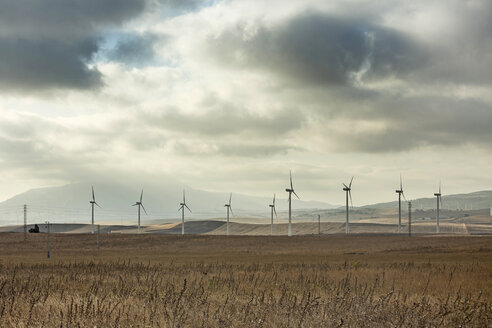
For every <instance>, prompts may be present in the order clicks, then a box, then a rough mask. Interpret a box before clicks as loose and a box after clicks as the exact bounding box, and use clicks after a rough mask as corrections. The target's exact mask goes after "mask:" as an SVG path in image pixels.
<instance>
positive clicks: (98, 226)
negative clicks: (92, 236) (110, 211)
mask: <svg viewBox="0 0 492 328" xmlns="http://www.w3.org/2000/svg"><path fill="white" fill-rule="evenodd" d="M100 232H101V225H99V224H98V225H97V249H99V234H100Z"/></svg>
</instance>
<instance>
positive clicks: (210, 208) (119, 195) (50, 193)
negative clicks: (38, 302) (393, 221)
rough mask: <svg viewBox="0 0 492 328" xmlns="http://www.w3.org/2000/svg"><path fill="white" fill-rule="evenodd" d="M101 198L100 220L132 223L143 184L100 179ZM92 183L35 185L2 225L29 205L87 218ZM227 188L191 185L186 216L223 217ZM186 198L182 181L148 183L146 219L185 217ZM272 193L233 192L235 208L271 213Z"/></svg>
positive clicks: (39, 214) (9, 206)
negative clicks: (181, 208)
mask: <svg viewBox="0 0 492 328" xmlns="http://www.w3.org/2000/svg"><path fill="white" fill-rule="evenodd" d="M94 189H95V195H96V201H97V203H98V204H99V205H101V208H97V207H96V209H95V211H96V217H97V221H98V222H120V223H123V222H124V223H130V222H133V221H135V220H136V216H137V209H136V207H132V206H131V205H132V204H135V202H136V201H137V200H138V199H139V197H140V191H141V189H140V186H129V185H126V184H123V183H114V182H112V183H101V184H97V185H94ZM91 197H92V195H91V185H90V184H89V183H77V184H68V185H64V186H58V187H48V188H39V189H31V190H29V191H26V192H24V193H21V194H19V195H16V196H14V197H12V198H10V199H7V200H5V201H4V202H2V203H0V225H4V224H11V223H14V222H16V221H17V222H18V221H19V220H21V221H22V215H23V213H22V206H23V204H27V205H28V216H29V219H31V220H37V221H40V222H42V221H46V220H50V221H52V222H84V221H87V220H90V204H89V201H90V200H91ZM228 199H229V194H228V193H218V192H209V191H204V190H198V189H192V188H186V201H187V203H188V206H189V207H190V208H191V209H192V211H193V213H186V216H187V218H190V219H194V218H195V219H199V218H214V217H215V218H222V217H224V216H225V210H224V204H225V203H226V202H227V201H228ZM181 201H182V184H179V183H176V182H170V183H168V184H166V185H157V184H154V185H151V186H144V194H143V204H144V206H145V209H146V210H147V212H148V215H144V214H143V213H142V221H143V222H146V223H153V222H157V221H159V222H162V220H163V219H170V220H171V219H172V221H175V219H176V218H177V217H180V213H178V207H179V203H180V202H181ZM271 201H272V199H271V198H270V197H268V198H265V197H254V196H248V195H243V194H236V193H233V195H232V209H233V211H234V214H235V215H237V216H241V217H252V218H254V217H265V215H268V213H269V207H268V205H269V204H270V203H271ZM292 205H293V208H294V209H315V208H316V209H330V208H334V207H335V206H333V205H330V204H328V203H323V202H315V201H303V200H295V201H293V202H292ZM285 210H287V201H286V199H277V211H278V212H281V211H285Z"/></svg>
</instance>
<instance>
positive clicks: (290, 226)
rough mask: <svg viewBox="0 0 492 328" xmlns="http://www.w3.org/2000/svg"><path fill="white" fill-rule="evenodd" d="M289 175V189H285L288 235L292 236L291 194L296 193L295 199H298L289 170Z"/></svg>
mask: <svg viewBox="0 0 492 328" xmlns="http://www.w3.org/2000/svg"><path fill="white" fill-rule="evenodd" d="M289 175H290V189H289V188H287V189H285V191H287V192H288V193H289V237H292V194H294V195H296V197H297V199H300V198H299V196H297V194H296V192H295V191H294V186H293V185H292V171H290V172H289Z"/></svg>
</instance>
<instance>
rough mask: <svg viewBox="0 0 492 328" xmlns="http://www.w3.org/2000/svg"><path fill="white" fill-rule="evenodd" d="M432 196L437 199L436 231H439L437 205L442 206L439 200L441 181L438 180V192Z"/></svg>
mask: <svg viewBox="0 0 492 328" xmlns="http://www.w3.org/2000/svg"><path fill="white" fill-rule="evenodd" d="M434 196H436V201H437V213H436V232H437V233H439V205H441V206H442V200H441V181H439V192H438V193H435V194H434Z"/></svg>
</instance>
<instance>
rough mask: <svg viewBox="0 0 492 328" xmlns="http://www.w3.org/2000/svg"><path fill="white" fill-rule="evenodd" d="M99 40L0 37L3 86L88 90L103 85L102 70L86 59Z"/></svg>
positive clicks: (22, 88) (94, 49) (1, 85)
mask: <svg viewBox="0 0 492 328" xmlns="http://www.w3.org/2000/svg"><path fill="white" fill-rule="evenodd" d="M96 50H97V40H94V39H93V40H90V39H87V40H80V41H78V42H77V41H76V42H74V43H70V42H59V41H58V40H27V39H19V38H18V39H13V38H2V37H0V58H1V60H0V89H3V90H5V89H18V90H29V89H30V90H38V89H46V88H80V89H87V88H92V87H97V86H99V85H101V83H102V82H101V73H99V72H98V71H97V70H95V69H90V68H88V67H87V65H86V62H87V61H89V60H90V58H91V56H92V54H93V53H94V52H95V51H96Z"/></svg>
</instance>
